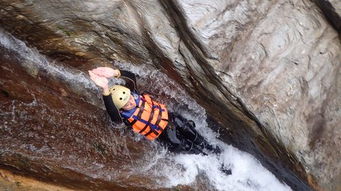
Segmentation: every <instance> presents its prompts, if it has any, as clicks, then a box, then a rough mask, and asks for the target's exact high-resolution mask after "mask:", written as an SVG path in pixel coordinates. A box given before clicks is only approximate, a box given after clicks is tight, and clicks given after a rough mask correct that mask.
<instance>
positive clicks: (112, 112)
mask: <svg viewBox="0 0 341 191" xmlns="http://www.w3.org/2000/svg"><path fill="white" fill-rule="evenodd" d="M103 101H104V105H105V108H106V109H107V112H108V114H109V116H110V119H111V121H112V122H115V123H122V122H123V120H122V118H121V115H120V113H119V111H118V109H117V108H116V106H115V104H114V102H113V101H112V98H111V95H108V96H105V95H103Z"/></svg>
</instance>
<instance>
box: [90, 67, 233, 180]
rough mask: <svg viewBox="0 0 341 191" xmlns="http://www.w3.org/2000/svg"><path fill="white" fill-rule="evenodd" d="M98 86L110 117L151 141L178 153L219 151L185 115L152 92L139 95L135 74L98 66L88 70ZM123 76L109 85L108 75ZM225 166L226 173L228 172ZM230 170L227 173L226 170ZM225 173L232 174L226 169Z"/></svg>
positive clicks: (109, 76) (110, 76)
mask: <svg viewBox="0 0 341 191" xmlns="http://www.w3.org/2000/svg"><path fill="white" fill-rule="evenodd" d="M89 75H90V78H91V80H92V81H94V82H95V84H96V85H98V86H99V87H101V88H102V89H103V100H104V104H105V107H106V110H107V111H108V113H109V116H110V118H111V120H112V121H113V122H115V123H122V122H124V123H125V124H126V125H128V126H129V127H132V129H133V131H134V132H136V133H139V134H141V135H143V136H144V137H145V138H147V139H148V140H151V141H153V140H157V141H158V142H160V143H161V145H163V146H165V147H167V148H168V150H169V151H171V152H175V153H187V154H204V155H207V152H212V153H216V154H218V153H220V149H219V148H218V147H216V148H214V147H213V146H211V145H210V144H208V142H207V141H206V140H205V139H204V138H203V137H202V136H201V135H200V134H199V133H198V132H197V131H196V130H195V123H194V122H193V121H190V120H187V119H185V118H183V117H182V116H180V115H178V114H175V113H171V112H169V111H168V110H167V107H166V106H165V105H164V104H161V103H159V102H157V101H155V100H154V99H153V98H152V97H151V96H150V95H148V94H145V93H142V94H140V93H139V92H138V90H137V88H136V76H135V75H134V74H133V73H131V72H129V71H125V70H121V71H120V70H117V69H112V68H109V67H98V68H95V69H93V70H89ZM113 77H116V78H119V77H121V78H122V79H124V80H125V81H126V84H125V86H126V87H125V86H121V85H114V86H112V87H109V85H108V82H109V80H108V78H113ZM224 170H226V169H222V171H223V172H225V171H224ZM226 172H227V173H226ZM226 172H225V173H226V174H230V173H231V172H230V171H229V170H226Z"/></svg>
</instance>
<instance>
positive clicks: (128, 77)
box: [120, 70, 137, 92]
mask: <svg viewBox="0 0 341 191" xmlns="http://www.w3.org/2000/svg"><path fill="white" fill-rule="evenodd" d="M120 72H121V78H122V79H124V80H125V81H126V87H128V88H129V89H130V91H135V92H137V86H136V76H135V74H134V73H132V72H129V71H126V70H120Z"/></svg>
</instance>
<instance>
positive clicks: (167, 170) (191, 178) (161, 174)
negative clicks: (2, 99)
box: [0, 30, 291, 191]
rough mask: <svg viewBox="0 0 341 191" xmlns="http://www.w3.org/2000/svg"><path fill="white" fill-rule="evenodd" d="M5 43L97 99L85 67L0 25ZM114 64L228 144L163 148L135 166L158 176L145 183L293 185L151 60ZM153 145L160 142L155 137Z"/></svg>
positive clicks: (26, 63)
mask: <svg viewBox="0 0 341 191" xmlns="http://www.w3.org/2000/svg"><path fill="white" fill-rule="evenodd" d="M0 46H2V47H5V48H6V49H10V50H12V51H15V52H17V54H18V55H19V56H20V57H21V58H20V59H21V61H22V67H24V68H27V70H31V69H32V68H38V69H44V71H46V72H48V74H49V75H51V76H56V77H57V78H58V79H61V80H63V82H65V83H66V84H69V85H70V87H73V88H74V89H75V91H76V92H81V93H83V94H85V95H87V97H88V98H89V100H92V99H97V97H96V96H94V95H96V93H98V92H95V90H96V89H97V88H96V87H95V85H94V84H93V83H92V82H91V81H90V80H89V78H88V76H87V75H86V74H84V73H82V72H81V71H76V70H74V69H69V68H67V67H63V66H59V65H57V64H55V63H53V62H52V63H51V62H50V61H49V60H48V59H46V58H45V57H44V56H42V55H40V54H39V52H38V51H36V50H34V49H31V48H28V47H27V46H26V45H25V43H23V42H22V41H20V40H17V39H15V38H14V37H12V36H11V35H9V34H7V33H5V32H4V31H2V30H0ZM114 67H118V68H120V69H125V70H129V71H132V72H133V73H135V74H137V76H138V79H137V81H138V86H139V87H143V90H145V91H149V92H152V93H153V95H154V96H155V97H156V99H157V100H159V101H161V102H163V103H165V104H167V105H168V107H169V110H170V111H173V112H177V113H179V114H180V115H182V116H184V117H185V118H187V119H190V120H193V121H194V122H195V123H196V129H197V130H198V131H199V132H200V134H202V135H203V136H204V137H205V138H206V139H207V140H208V142H210V143H211V144H212V145H218V146H219V147H220V148H221V149H222V150H223V152H222V153H221V154H220V155H219V156H217V155H213V154H210V155H208V156H203V155H189V154H172V153H168V152H166V150H164V149H161V148H159V151H158V153H157V154H156V155H146V156H145V157H146V158H145V159H144V160H145V161H147V162H146V164H144V165H143V166H142V167H141V166H137V165H136V167H133V168H132V169H131V173H133V174H137V175H141V176H143V177H146V176H148V177H156V178H157V180H158V181H155V182H154V184H150V185H146V187H149V188H154V189H155V188H171V187H175V186H178V185H189V186H190V187H192V188H193V189H195V190H200V188H202V187H205V188H209V189H210V190H230V191H248V190H250V191H268V190H269V191H270V190H271V191H272V190H276V191H287V190H291V189H290V188H289V187H288V186H287V185H285V184H283V183H281V182H280V181H279V180H277V179H276V178H275V176H274V175H273V174H271V173H270V172H269V171H268V170H266V169H265V168H264V167H263V166H262V165H261V164H260V163H259V161H257V160H256V159H255V158H254V157H253V156H251V155H250V154H248V153H245V152H242V151H239V150H238V149H236V148H234V147H232V146H230V145H227V144H225V143H223V142H221V141H220V140H218V139H217V138H216V137H218V134H217V133H215V132H213V131H212V130H211V129H210V128H208V124H207V122H206V118H207V117H206V112H205V110H204V109H203V108H202V107H201V106H200V105H198V104H197V103H196V102H195V101H194V100H193V99H192V98H190V97H189V96H188V95H187V94H186V92H185V91H184V90H183V89H181V88H180V87H179V85H178V84H177V83H175V82H174V81H173V80H171V79H169V78H168V77H167V76H166V75H165V74H163V73H161V72H160V71H158V70H156V69H155V68H153V67H151V66H149V65H139V66H136V65H132V64H129V63H125V62H115V63H114ZM117 82H118V81H117V80H116V81H114V83H117ZM165 84H167V86H165ZM140 89H141V88H140ZM94 97H95V98H94ZM89 103H92V104H96V102H95V101H89ZM13 120H16V119H13ZM137 137H138V135H137ZM154 145H156V144H155V143H154ZM156 146H157V145H156ZM137 164H138V162H137ZM222 164H224V165H225V166H227V167H230V168H231V170H232V175H229V176H227V175H225V174H224V173H223V172H221V171H220V167H221V165H222ZM138 186H141V185H138Z"/></svg>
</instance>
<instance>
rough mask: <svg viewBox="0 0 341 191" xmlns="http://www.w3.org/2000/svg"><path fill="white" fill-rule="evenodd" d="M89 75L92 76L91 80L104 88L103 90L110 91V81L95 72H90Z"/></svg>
mask: <svg viewBox="0 0 341 191" xmlns="http://www.w3.org/2000/svg"><path fill="white" fill-rule="evenodd" d="M89 75H90V78H91V80H92V81H93V82H95V84H96V85H97V86H99V87H101V88H103V90H107V89H109V88H108V83H109V80H108V79H107V78H106V77H102V76H99V75H97V74H95V73H94V72H92V70H89Z"/></svg>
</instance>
